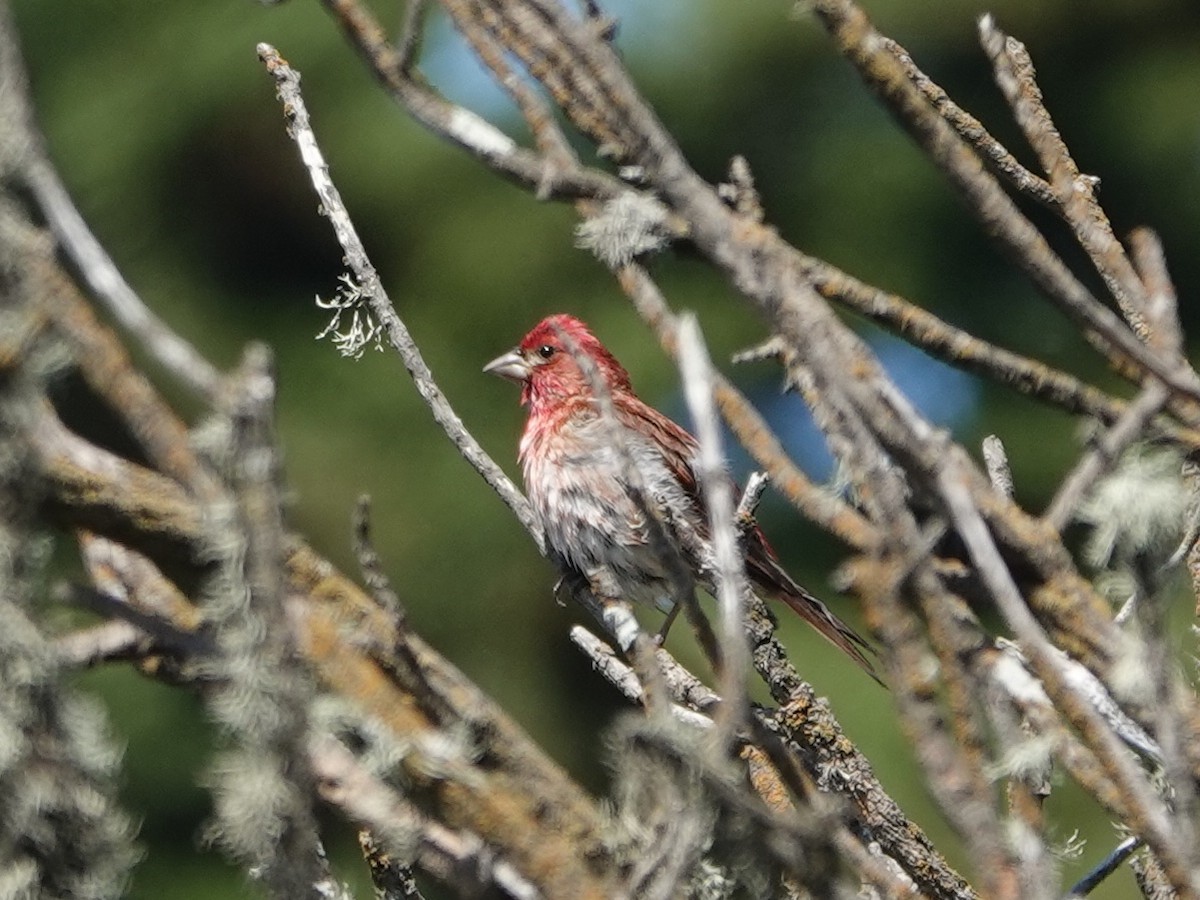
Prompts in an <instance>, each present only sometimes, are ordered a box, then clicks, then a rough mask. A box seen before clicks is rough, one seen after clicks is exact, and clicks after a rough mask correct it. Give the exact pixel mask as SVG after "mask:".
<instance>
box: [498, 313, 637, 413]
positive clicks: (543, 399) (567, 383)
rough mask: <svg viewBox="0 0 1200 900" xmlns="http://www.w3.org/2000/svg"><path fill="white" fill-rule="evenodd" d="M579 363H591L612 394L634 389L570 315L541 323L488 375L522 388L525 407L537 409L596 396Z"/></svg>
mask: <svg viewBox="0 0 1200 900" xmlns="http://www.w3.org/2000/svg"><path fill="white" fill-rule="evenodd" d="M579 358H584V359H586V360H589V361H590V362H591V365H592V368H593V369H594V370H595V377H596V378H598V379H599V380H600V381H601V382H602V383H603V384H604V385H605V386H607V388H608V389H609V390H610V391H631V390H632V388H631V386H630V383H629V373H627V372H626V371H625V370H624V369H623V368H622V367H621V364H620V363H619V362H617V361H616V359H615V358H614V357H613V355H612V354H611V353H609V352H608V349H607V348H606V347H605V346H604V345H603V344H602V343H600V340H599V339H598V338H597V337H596V336H595V335H594V334H592V333H591V331H589V330H588V327H587V326H586V325H584V324H583V322H581V321H579V320H578V319H576V318H575V317H574V316H569V315H566V314H565V313H559V314H558V315H553V316H548V317H547V318H545V319H542V321H540V322H538V323H537V325H535V326H534V327H533V330H532V331H530V332H529V334H527V335H525V337H524V338H522V339H521V343H519V344H518V345H517V346H516V347H514V348H513V349H512V350H510V351H509V352H508V353H505V354H504V355H503V356H498V357H496V358H495V359H493V360H492V361H491V362H490V363H488V364H487V365H486V366H484V367H483V371H485V372H491V373H492V374H493V375H499V376H500V377H501V378H506V379H508V380H509V381H514V382H516V383H517V384H519V385H521V403H522V404H524V405H534V406H537V405H540V404H543V403H557V402H562V401H564V400H570V399H574V398H576V397H580V396H588V395H590V394H591V393H592V387H591V385H592V381H591V378H590V377H589V376H588V375H587V374H586V373H585V372H584V370H583V368H582V367H581V366H580V364H579Z"/></svg>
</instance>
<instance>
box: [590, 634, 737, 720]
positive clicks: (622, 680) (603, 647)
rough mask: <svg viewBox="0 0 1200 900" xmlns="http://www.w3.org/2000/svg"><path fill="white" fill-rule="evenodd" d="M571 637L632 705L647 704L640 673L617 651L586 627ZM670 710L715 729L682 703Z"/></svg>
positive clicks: (600, 673)
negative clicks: (624, 660)
mask: <svg viewBox="0 0 1200 900" xmlns="http://www.w3.org/2000/svg"><path fill="white" fill-rule="evenodd" d="M569 637H570V639H571V643H573V644H574V645H575V646H576V647H578V648H579V649H580V651H581V652H582V653H583V655H584V656H586V657H587V658H588V659H590V660H591V661H592V668H593V669H594V670H595V671H596V673H597V674H598V675H600V676H601V677H602V678H604V680H605V681H607V682H608V683H609V684H611V685H612V686H613V687H615V688H616V689H617V690H618V691H620V692H621V694H622V695H623V696H624V697H625V698H626V699H627V700H629V701H630V702H631V703H636V704H638V705H639V706H640V705H643V704H644V703H645V701H646V695H645V692H644V691H643V690H642V684H641V681H640V680H639V678H638V675H637V673H636V672H635V671H634V670H633V669H632V668H630V667H629V666H627V665H626V664H625V663H623V662H622V661H621V659H620V657H618V656H617V654H616V651H614V650H613V649H612V648H611V647H609V646H608V645H607V644H606V643H604V641H602V640H600V638H598V637H596V636H595V635H594V634H592V633H591V632H590V631H588V630H587V629H586V628H584V627H583V626H582V625H573V626H572V627H571V631H570V634H569ZM659 653H660V654H662V653H664V651H661V650H660V651H659ZM660 662H661V656H660ZM668 682H669V679H668ZM715 705H716V703H715V699H714V706H715ZM669 709H670V712H671V715H672V716H673V717H674V718H676V719H678V720H679V721H680V722H682V723H683V724H685V725H690V726H691V727H693V728H699V729H704V730H707V729H711V728H712V727H713V720H712V719H711V718H709V717H708V716H707V715H704V714H703V713H699V712H695V711H693V710H691V709H688V708H687V707H685V706H680V705H679V704H678V703H672V704H671V705H670V707H669Z"/></svg>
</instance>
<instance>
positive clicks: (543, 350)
mask: <svg viewBox="0 0 1200 900" xmlns="http://www.w3.org/2000/svg"><path fill="white" fill-rule="evenodd" d="M537 355H538V356H540V357H541V358H542V359H549V358H550V357H552V356H553V355H554V348H553V347H551V346H550V345H549V344H542V346H540V347H538V348H537Z"/></svg>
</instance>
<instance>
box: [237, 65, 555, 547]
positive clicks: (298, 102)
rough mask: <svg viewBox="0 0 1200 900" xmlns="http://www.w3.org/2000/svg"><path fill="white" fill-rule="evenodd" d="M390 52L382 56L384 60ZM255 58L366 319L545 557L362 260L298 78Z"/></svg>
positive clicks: (538, 536) (536, 532) (510, 491)
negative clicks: (373, 320) (372, 318)
mask: <svg viewBox="0 0 1200 900" xmlns="http://www.w3.org/2000/svg"><path fill="white" fill-rule="evenodd" d="M391 52H392V51H391V50H390V49H389V50H388V51H387V53H388V54H389V55H390V54H391ZM258 56H259V59H260V60H262V62H263V64H264V65H265V66H266V68H267V72H268V73H270V75H271V77H272V78H274V79H275V87H276V91H277V93H278V96H279V100H280V103H281V105H282V107H283V112H284V116H285V118H286V119H287V123H288V132H289V134H290V135H291V137H292V138H293V139H294V140H295V141H296V145H297V147H299V149H300V158H301V160H302V161H303V162H304V165H305V167H306V168H307V169H308V173H309V177H310V178H311V180H312V183H313V188H314V189H315V190H316V192H317V196H318V198H320V201H321V210H322V212H323V213H324V214H325V216H326V217H327V218H328V219H329V222H330V224H331V225H332V226H333V230H334V233H335V234H336V235H337V239H338V243H339V244H341V246H342V250H343V252H344V253H345V258H346V264H347V265H348V266H349V267H350V269H351V271H353V272H354V277H355V280H356V281H357V283H358V285H359V287H360V288H361V290H362V292H363V296H364V297H365V299H366V301H367V303H368V304H369V306H370V309H371V312H372V314H373V315H374V316H375V318H376V320H377V321H378V322H379V323H380V324H381V325H382V326H383V329H384V332H385V333H386V335H387V338H388V342H389V343H390V344H391V345H392V348H393V349H394V350H395V351H396V352H397V353H398V354H399V355H400V358H401V359H402V360H403V362H404V366H405V368H406V369H407V370H408V373H409V375H410V376H411V377H412V379H413V384H414V385H415V386H416V388H417V393H419V394H420V395H421V399H423V400H424V401H425V404H426V405H427V406H428V407H429V410H430V412H432V413H433V418H434V420H435V421H436V422H437V423H438V424H439V425H440V426H441V427H442V430H443V431H445V433H446V436H447V437H449V438H450V440H451V442H452V443H453V444H454V446H456V447H457V448H458V450H459V452H460V453H461V454H462V455H463V458H464V459H466V460H467V462H469V463H470V464H471V465H472V466H473V467H474V468H475V471H477V472H478V473H479V474H480V475H481V476H483V479H484V481H486V482H487V483H488V484H489V485H490V486H491V487H492V489H493V490H494V491H495V492H496V493H497V494H499V495H500V499H502V500H503V501H504V502H505V503H507V504H508V506H509V508H510V509H511V510H512V511H513V514H514V515H516V517H517V520H518V521H519V522H520V523H521V524H522V525H523V526H525V529H526V530H527V531H528V532H529V533H530V535H532V536H533V538H534V540H535V541H536V542H537V545H538V549H539V550H541V551H542V552H543V553H544V552H545V545H544V538H543V537H542V533H541V528H540V527H539V525H538V523H537V520H536V518H535V517H534V515H533V511H532V510H531V509H530V508H529V503H528V501H527V500H526V499H525V497H524V496H523V495H522V494H521V492H520V491H519V490H518V489H517V487H516V486H515V485H514V484H513V483H512V481H511V480H510V479H509V477H508V476H507V475H505V474H504V471H503V470H502V469H501V468H500V467H499V466H498V465H496V463H495V462H494V461H493V460H492V459H491V457H490V456H488V455H487V453H486V452H485V451H484V449H483V448H482V447H481V446H479V442H478V441H476V440H475V438H474V437H473V436H472V435H471V433H470V432H468V431H467V429H466V427H465V426H464V425H463V422H462V419H460V418H459V417H458V414H457V413H455V412H454V409H453V408H452V407H451V406H450V403H449V401H448V400H447V399H446V396H445V395H444V394H443V393H442V391H441V389H440V388H439V387H438V386H437V383H436V382H435V381H434V380H433V373H432V372H431V371H430V370H429V366H428V365H426V363H425V359H424V357H422V355H421V351H420V349H419V348H418V347H417V344H416V342H415V341H414V340H413V338H412V335H411V334H410V333H409V331H408V328H407V326H405V324H404V322H403V321H402V320H401V318H400V316H399V315H398V314H397V312H396V308H395V306H394V305H393V303H392V301H391V299H390V298H389V297H388V295H387V292H386V291H384V289H383V283H382V282H381V281H380V280H379V275H378V273H377V272H376V271H375V267H374V266H373V265H372V264H371V261H370V259H369V258H368V257H367V252H366V248H365V247H363V244H362V241H361V239H360V238H359V236H358V232H357V230H356V229H355V228H354V224H353V222H351V220H350V216H349V213H348V212H347V211H346V207H345V205H344V204H343V203H342V198H341V194H340V193H339V192H338V189H337V188H336V187H335V186H334V183H333V181H332V179H331V178H330V177H329V167H328V165H326V163H325V158H324V156H323V155H322V154H321V149H320V147H319V146H318V145H317V139H316V135H315V134H314V133H313V130H312V126H311V125H310V124H309V118H308V110H307V108H306V107H305V105H304V97H303V95H302V94H301V93H300V76H299V74H298V73H297V72H296V71H295V70H294V69H292V67H291V66H289V65H288V64H287V61H286V60H284V59H283V57H281V56H280V55H279V53H278V51H277V50H275V48H274V47H272V46H271V45H270V44H259V45H258Z"/></svg>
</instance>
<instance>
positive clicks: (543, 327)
mask: <svg viewBox="0 0 1200 900" xmlns="http://www.w3.org/2000/svg"><path fill="white" fill-rule="evenodd" d="M574 354H579V355H580V356H583V357H586V358H587V359H588V360H590V361H591V363H592V365H591V366H590V368H592V369H593V370H594V371H593V372H592V373H591V374H590V375H589V374H587V373H585V372H584V370H583V369H582V368H581V367H580V365H579V363H578V362H577V361H576V358H575V355H574ZM483 371H485V372H491V373H492V374H494V375H499V376H500V377H502V378H506V379H508V380H510V381H514V382H516V383H518V384H519V385H521V405H523V406H526V407H528V408H529V419H528V421H527V422H526V423H525V432H524V433H523V434H522V435H521V448H520V453H519V457H518V458H519V460H520V462H521V466H522V469H523V472H524V476H525V490H526V492H527V493H528V495H529V501H530V503H531V504H532V506H533V509H534V512H535V513H536V515H537V517H538V519H539V520H540V521H541V525H542V529H543V531H544V532H545V536H546V543H547V545H548V547H549V549H550V553H551V557H552V559H553V560H554V562H555V563H556V564H557V565H558V566H559V568H560V569H562V570H563V572H564V574H566V573H577V574H579V575H582V576H583V577H584V578H585V579H586V580H587V581H588V583H589V584H590V585H591V586H592V588H593V590H594V591H595V592H596V593H597V594H598V595H599V596H601V597H605V598H620V599H623V600H628V601H630V602H642V603H652V604H655V605H657V606H660V608H661V607H663V606H664V605H665V608H666V609H667V610H669V609H670V607H671V605H672V600H671V583H670V570H669V568H668V566H667V564H666V563H665V562H664V561H663V559H662V558H661V556H660V554H659V553H658V552H657V550H656V548H655V546H654V535H653V533H652V532H651V531H650V526H649V524H648V523H647V521H646V517H645V515H644V513H643V508H642V507H641V506H639V504H638V502H637V500H636V499H635V497H634V496H633V495H632V494H631V490H632V488H631V486H630V485H629V484H628V483H627V476H626V475H625V472H627V471H628V465H627V463H626V462H625V460H623V459H622V453H621V451H620V449H619V445H618V444H616V443H615V442H614V440H613V428H614V427H617V428H620V429H621V431H622V432H623V434H622V437H623V439H624V440H623V443H624V445H625V451H624V453H625V455H626V459H629V460H632V462H633V465H634V466H636V468H637V471H638V474H639V475H640V478H641V481H642V487H643V489H644V491H645V494H646V497H645V502H646V503H647V504H650V505H651V506H652V508H653V509H654V511H655V512H656V513H657V514H658V518H659V520H660V521H661V522H662V523H663V527H664V528H665V530H666V532H667V536H668V538H669V539H670V540H671V541H672V542H673V544H674V545H675V547H676V548H677V549H678V550H679V552H680V553H682V554H683V557H684V559H686V560H687V563H688V565H689V566H690V567H691V569H692V573H693V575H694V576H695V578H696V580H697V582H698V583H699V584H701V585H703V586H705V587H706V588H707V589H708V590H709V591H710V592H711V590H712V587H713V583H712V582H713V579H712V574H711V564H710V563H709V560H711V558H712V553H711V547H710V545H709V544H710V542H709V537H708V516H707V514H706V512H705V509H704V502H703V499H702V497H701V494H700V491H699V488H698V486H697V481H696V470H695V460H696V452H697V449H698V445H697V443H696V439H695V438H694V437H692V436H691V435H690V434H688V433H687V432H686V431H684V430H683V429H682V428H680V427H679V426H678V425H676V424H675V423H674V422H672V421H671V420H670V419H668V418H667V417H666V416H664V415H663V414H662V413H660V412H659V411H658V410H656V409H654V408H652V407H650V406H647V405H646V404H645V403H643V402H642V401H641V400H639V399H638V397H637V395H636V394H635V393H634V392H633V386H632V385H631V384H630V382H629V374H628V373H627V372H626V371H625V369H624V368H622V367H621V364H620V363H619V362H617V361H616V359H614V358H613V355H612V354H611V353H609V352H608V350H607V348H605V346H604V345H603V344H602V343H600V341H599V340H598V339H597V338H596V337H595V335H593V334H592V333H591V332H590V331H589V330H588V328H587V326H586V325H584V324H583V323H582V322H581V321H579V320H578V319H576V318H574V317H573V316H568V315H561V314H560V315H555V316H550V317H549V318H547V319H544V320H542V321H541V322H539V323H538V324H537V326H535V327H534V329H533V330H532V331H530V332H529V334H527V335H525V338H524V339H523V340H522V341H521V343H520V344H519V345H517V347H516V348H515V349H514V350H512V351H510V352H509V353H505V354H504V355H503V356H500V357H497V358H496V359H494V360H492V361H491V362H490V363H488V364H487V365H486V366H484V369H483ZM595 383H602V384H603V385H604V386H605V388H607V391H608V394H609V397H610V399H611V403H612V410H613V413H614V415H615V418H616V423H615V424H614V423H613V422H612V421H611V420H609V421H605V419H604V418H603V416H602V414H601V406H600V403H599V402H598V400H597V397H596V394H595V392H594V390H593V388H592V385H593V384H595ZM689 548H690V549H689ZM742 552H743V554H744V558H745V566H746V574H747V575H748V576H749V578H750V581H751V582H752V583H753V585H754V586H755V588H756V589H757V590H758V591H759V592H760V593H762V594H764V595H766V596H769V597H775V598H777V599H779V600H782V601H783V602H784V603H786V604H787V605H788V606H790V607H791V608H792V609H794V610H795V611H796V612H797V613H799V614H800V616H801V617H802V618H803V619H804V620H805V621H806V622H808V623H809V624H810V625H812V626H813V628H815V629H816V630H817V631H819V632H820V633H821V634H822V635H824V636H825V637H826V638H828V639H829V640H830V641H831V642H832V643H833V644H834V645H835V646H836V647H838V648H839V649H841V650H842V651H844V652H845V653H846V654H847V655H848V656H849V657H850V658H851V659H853V660H854V661H855V662H856V663H858V664H859V665H860V666H861V667H862V668H863V669H864V670H866V671H867V673H868V674H870V675H871V677H873V678H876V680H878V677H877V676H876V674H875V670H874V667H873V666H872V665H871V663H870V661H869V660H868V659H867V657H866V656H865V655H864V653H863V651H864V650H869V649H870V645H868V644H867V642H866V641H864V640H863V639H862V638H861V637H859V635H858V634H856V633H855V632H854V631H853V630H852V629H851V628H850V627H849V626H848V625H846V623H845V622H843V621H842V620H841V619H839V618H838V617H837V616H835V615H834V614H833V613H831V612H830V611H829V609H828V608H827V607H826V606H825V604H823V603H822V602H821V601H820V600H818V599H817V598H816V597H814V596H813V595H812V594H810V593H809V592H808V591H806V590H805V589H804V588H802V587H800V585H798V584H796V582H795V581H793V580H792V578H791V577H790V576H789V575H788V574H787V572H785V571H784V570H783V567H782V566H780V564H779V561H778V560H777V559H776V557H775V553H774V552H773V551H772V550H771V547H770V545H769V544H768V543H767V540H766V538H765V537H764V536H763V534H762V531H761V530H760V529H759V528H758V525H757V524H755V525H754V526H753V527H752V528H750V529H748V530H746V532H745V534H744V535H743V540H742Z"/></svg>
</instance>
